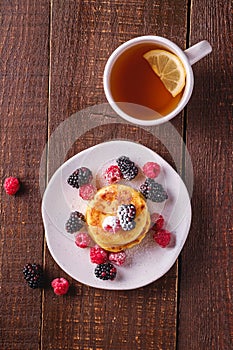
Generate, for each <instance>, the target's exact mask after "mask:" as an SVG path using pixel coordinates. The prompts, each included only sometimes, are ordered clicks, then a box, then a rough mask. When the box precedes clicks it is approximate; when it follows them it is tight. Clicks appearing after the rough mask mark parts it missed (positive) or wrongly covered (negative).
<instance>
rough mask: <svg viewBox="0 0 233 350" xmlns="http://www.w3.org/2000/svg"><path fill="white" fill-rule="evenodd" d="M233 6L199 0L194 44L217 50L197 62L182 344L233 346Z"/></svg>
mask: <svg viewBox="0 0 233 350" xmlns="http://www.w3.org/2000/svg"><path fill="white" fill-rule="evenodd" d="M231 6H232V4H231V2H230V1H212V2H209V1H193V2H192V12H191V33H190V44H194V43H196V42H198V41H199V40H201V39H207V40H208V41H209V42H210V43H211V45H212V46H213V52H212V54H211V55H210V56H208V57H206V58H204V59H203V60H202V61H200V62H198V63H197V64H196V65H195V66H194V67H193V69H194V74H195V89H194V94H193V97H192V100H191V101H190V104H189V105H188V111H187V115H188V119H187V146H188V149H189V151H190V153H191V156H192V161H193V165H194V175H195V181H194V193H193V198H192V207H193V224H192V230H191V232H190V234H189V239H188V241H187V244H186V246H185V249H184V251H183V254H182V268H181V271H180V273H181V274H180V276H181V277H180V278H181V284H180V321H179V337H178V345H179V346H178V349H180V350H183V349H192V350H202V349H203V350H204V349H216V350H218V349H219V350H220V349H221V350H223V349H224V350H225V349H232V348H233V303H232V290H233V288H232V287H233V285H232V281H233V269H232V263H233V258H232V247H233V232H232V207H233V202H232V174H231V172H232V140H233V133H232V131H233V128H232V97H233V96H232V72H233V65H232V40H231V39H232V15H231V11H232V7H231Z"/></svg>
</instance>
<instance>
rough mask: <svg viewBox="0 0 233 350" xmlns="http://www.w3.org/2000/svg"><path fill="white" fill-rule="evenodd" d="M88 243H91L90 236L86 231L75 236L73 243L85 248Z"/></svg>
mask: <svg viewBox="0 0 233 350" xmlns="http://www.w3.org/2000/svg"><path fill="white" fill-rule="evenodd" d="M90 243H91V237H90V236H89V234H88V233H85V232H80V233H78V234H77V236H76V237H75V244H76V245H77V246H78V247H79V248H87V247H88V246H89V245H90Z"/></svg>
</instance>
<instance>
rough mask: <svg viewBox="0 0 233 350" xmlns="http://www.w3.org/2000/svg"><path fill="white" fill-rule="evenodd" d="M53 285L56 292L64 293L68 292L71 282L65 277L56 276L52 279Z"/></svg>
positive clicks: (58, 293)
mask: <svg viewBox="0 0 233 350" xmlns="http://www.w3.org/2000/svg"><path fill="white" fill-rule="evenodd" d="M51 286H52V287H53V291H54V293H55V294H57V295H64V294H66V293H67V292H68V289H69V282H68V281H67V280H66V279H65V278H63V277H61V278H55V279H54V280H53V281H52V283H51Z"/></svg>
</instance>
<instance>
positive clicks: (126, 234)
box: [86, 184, 150, 252]
mask: <svg viewBox="0 0 233 350" xmlns="http://www.w3.org/2000/svg"><path fill="white" fill-rule="evenodd" d="M132 208H133V209H132ZM109 217H111V219H112V222H114V220H113V219H115V222H116V220H117V222H118V224H116V225H115V226H114V227H113V228H111V227H109V226H105V224H104V223H105V222H108V223H109V222H111V220H108V219H109ZM107 218H108V219H107ZM86 222H87V225H88V231H89V234H90V236H91V237H92V238H93V240H94V241H95V242H96V243H97V244H98V245H99V246H101V247H102V248H104V249H106V250H109V251H113V252H117V251H121V250H123V249H126V248H130V247H132V246H134V245H136V244H138V243H140V242H141V240H142V239H143V237H144V236H145V234H146V232H147V231H148V229H149V226H150V215H149V211H148V207H147V204H146V201H145V199H144V198H143V196H142V195H141V194H140V193H139V192H138V191H136V190H134V189H133V188H131V187H129V186H125V185H119V184H113V185H109V186H106V187H103V188H101V189H100V190H99V191H98V192H97V193H96V195H95V197H94V199H93V200H91V201H90V202H89V204H88V207H87V211H86ZM119 223H120V224H119Z"/></svg>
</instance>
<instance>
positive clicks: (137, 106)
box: [103, 35, 212, 126]
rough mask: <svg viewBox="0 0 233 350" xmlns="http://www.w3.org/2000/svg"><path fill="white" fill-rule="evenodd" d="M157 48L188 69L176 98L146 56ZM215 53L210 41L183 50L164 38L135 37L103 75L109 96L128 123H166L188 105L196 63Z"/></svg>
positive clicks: (111, 60) (114, 56) (110, 61)
mask: <svg viewBox="0 0 233 350" xmlns="http://www.w3.org/2000/svg"><path fill="white" fill-rule="evenodd" d="M156 49H162V50H165V51H167V52H171V53H172V54H174V55H175V56H177V57H178V59H179V60H180V62H181V63H182V65H183V67H184V72H185V86H184V88H183V90H182V91H181V92H180V93H179V94H178V95H177V96H175V97H173V96H172V95H171V94H170V92H169V91H168V90H167V89H166V88H165V86H164V85H163V82H162V81H161V80H160V78H159V77H158V76H157V75H156V73H155V72H154V70H153V68H152V67H151V65H150V63H149V61H148V59H147V58H144V57H143V55H144V54H146V53H147V52H149V51H151V50H156ZM211 51H212V48H211V45H210V44H209V43H208V41H206V40H202V41H200V42H199V43H197V44H195V45H193V46H191V47H190V48H188V49H186V50H185V51H183V50H181V49H180V48H179V47H178V46H177V45H176V44H175V43H173V42H172V41H171V40H169V39H166V38H163V37H161V36H156V35H145V36H140V37H136V38H133V39H131V40H129V41H126V42H125V43H123V44H121V45H120V46H119V47H118V48H116V49H115V50H114V51H113V52H112V54H111V55H110V57H109V58H108V60H107V63H106V65H105V69H104V75H103V83H104V92H105V96H106V98H107V100H108V102H109V104H110V105H111V107H112V109H113V110H114V111H115V112H116V113H117V115H118V116H120V117H121V118H123V119H124V120H126V121H127V122H131V123H134V124H138V125H143V126H154V125H160V124H163V123H165V122H167V121H169V120H171V119H172V118H174V117H175V116H176V115H177V114H179V113H180V112H181V111H182V110H183V108H184V107H185V106H186V104H187V103H188V101H189V99H190V97H191V95H192V91H193V85H194V77H193V70H192V64H194V63H196V62H198V61H199V60H200V59H201V58H203V57H205V56H206V55H208V54H209V53H210V52H211Z"/></svg>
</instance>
